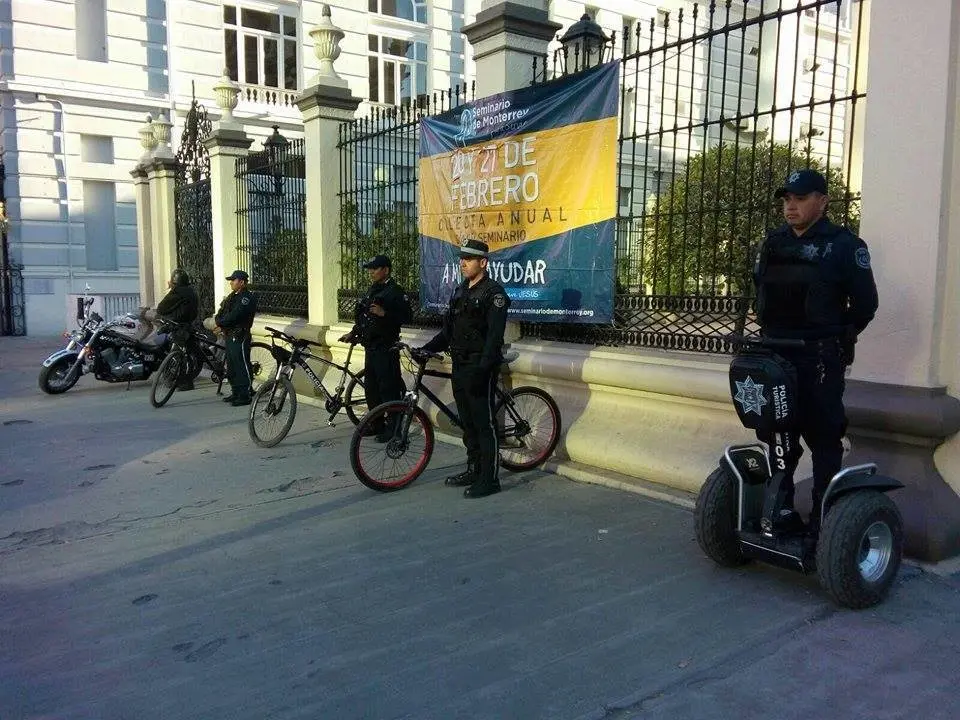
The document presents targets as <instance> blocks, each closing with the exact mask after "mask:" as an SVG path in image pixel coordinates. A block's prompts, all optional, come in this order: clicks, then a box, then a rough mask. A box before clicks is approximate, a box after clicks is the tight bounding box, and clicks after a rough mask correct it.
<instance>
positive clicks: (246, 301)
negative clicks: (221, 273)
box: [240, 298, 250, 305]
mask: <svg viewBox="0 0 960 720" xmlns="http://www.w3.org/2000/svg"><path fill="white" fill-rule="evenodd" d="M240 304H241V305H249V304H250V298H241V300H240Z"/></svg>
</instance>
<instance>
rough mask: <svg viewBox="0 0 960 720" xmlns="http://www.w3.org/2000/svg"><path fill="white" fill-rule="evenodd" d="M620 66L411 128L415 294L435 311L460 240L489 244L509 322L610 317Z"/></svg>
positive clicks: (443, 301)
mask: <svg viewBox="0 0 960 720" xmlns="http://www.w3.org/2000/svg"><path fill="white" fill-rule="evenodd" d="M618 83H619V63H617V62H612V63H608V64H606V65H601V66H599V67H596V68H593V69H591V70H587V71H585V72H582V73H578V74H576V75H570V76H567V77H564V78H562V79H560V80H555V81H554V82H552V83H549V84H546V85H541V86H536V87H530V88H524V89H522V90H515V91H512V92H507V93H501V94H499V95H493V96H491V97H488V98H484V99H482V100H477V101H476V102H472V103H469V104H467V105H461V106H460V107H458V108H455V109H453V110H450V111H448V112H446V113H443V114H441V115H437V116H435V117H431V118H424V119H423V120H422V121H421V124H420V179H419V186H420V196H419V224H420V257H421V260H422V262H421V265H420V297H421V303H422V305H423V307H424V309H426V310H430V311H434V312H436V311H442V310H443V309H445V308H446V307H447V303H448V302H449V300H450V296H451V294H452V293H453V290H454V288H455V287H456V286H457V284H458V283H459V282H460V280H461V277H460V265H459V249H460V244H461V243H462V242H463V241H465V240H467V239H469V238H476V239H479V240H483V241H484V242H485V243H487V245H488V246H489V247H490V260H489V265H488V268H487V270H488V272H489V273H490V275H491V276H492V277H493V279H494V280H496V281H497V282H499V283H500V284H501V285H503V286H504V288H506V291H507V295H508V296H509V297H510V299H511V304H510V319H511V320H527V321H531V322H580V323H606V322H610V321H611V320H612V319H613V278H614V262H613V249H614V226H615V223H616V213H617V180H616V167H617V155H616V151H617V108H618V102H617V100H618V95H617V91H618Z"/></svg>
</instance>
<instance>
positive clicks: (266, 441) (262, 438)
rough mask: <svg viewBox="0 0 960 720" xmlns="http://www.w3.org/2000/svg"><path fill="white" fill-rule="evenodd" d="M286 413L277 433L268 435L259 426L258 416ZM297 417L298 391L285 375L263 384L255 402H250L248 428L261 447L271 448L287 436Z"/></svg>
mask: <svg viewBox="0 0 960 720" xmlns="http://www.w3.org/2000/svg"><path fill="white" fill-rule="evenodd" d="M284 413H286V417H285V418H284V419H283V421H282V424H281V425H280V429H279V431H277V432H276V433H275V434H273V435H268V434H267V433H266V432H265V431H264V430H263V429H262V428H260V427H258V423H257V419H258V418H260V417H263V418H281V417H283V415H284ZM296 417H297V393H296V392H295V391H294V389H293V383H292V382H290V380H289V379H288V378H285V377H282V378H280V379H279V380H269V381H267V382H265V383H264V384H263V385H261V386H260V389H259V390H257V392H256V394H254V396H253V402H251V403H250V414H249V416H248V417H247V430H248V431H249V432H250V438H251V439H252V440H253V442H255V443H256V444H257V445H258V446H259V447H263V448H270V447H273V446H274V445H276V444H278V443H279V442H280V441H282V440H283V439H284V438H285V437H286V436H287V433H288V432H290V428H291V427H293V420H294V418H296Z"/></svg>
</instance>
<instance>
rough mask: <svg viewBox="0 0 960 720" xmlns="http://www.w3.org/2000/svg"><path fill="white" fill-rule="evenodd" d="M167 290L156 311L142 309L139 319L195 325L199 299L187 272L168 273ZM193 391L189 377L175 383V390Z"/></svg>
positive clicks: (198, 311) (177, 269) (178, 270)
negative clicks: (163, 319)
mask: <svg viewBox="0 0 960 720" xmlns="http://www.w3.org/2000/svg"><path fill="white" fill-rule="evenodd" d="M167 289H168V291H169V292H167V294H166V295H164V296H163V299H162V300H161V301H160V303H159V304H158V305H157V309H156V310H150V309H149V308H142V309H141V312H140V317H141V318H142V319H143V320H147V321H149V322H154V321H156V319H157V318H158V317H161V318H165V319H167V320H171V321H173V322H175V323H181V324H184V325H192V324H193V323H195V322H196V321H197V318H198V317H199V316H200V299H199V298H198V297H197V291H196V290H194V288H193V286H192V285H191V284H190V275H188V274H187V271H186V270H181V269H180V268H176V269H175V270H174V271H173V272H172V273H170V279H169V280H168V281H167ZM149 336H150V335H148V336H147V337H149ZM145 339H146V338H144V340H145ZM193 389H194V388H193V380H191V379H190V378H189V377H182V378H180V380H179V382H178V383H177V390H181V391H184V390H193Z"/></svg>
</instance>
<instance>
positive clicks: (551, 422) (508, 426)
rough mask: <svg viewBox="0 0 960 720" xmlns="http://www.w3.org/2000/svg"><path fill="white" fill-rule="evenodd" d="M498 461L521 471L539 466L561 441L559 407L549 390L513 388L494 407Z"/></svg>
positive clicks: (509, 468)
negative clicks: (497, 436)
mask: <svg viewBox="0 0 960 720" xmlns="http://www.w3.org/2000/svg"><path fill="white" fill-rule="evenodd" d="M496 418H497V428H498V432H499V441H500V464H501V465H502V466H503V467H505V468H506V469H507V470H513V471H514V472H520V471H522V470H530V469H531V468H535V467H537V466H538V465H542V464H543V463H544V462H545V461H546V459H547V458H548V457H550V453H552V452H553V451H554V449H555V448H556V447H557V442H559V440H560V408H558V407H557V403H556V402H555V401H554V399H553V398H552V397H550V395H549V393H547V392H546V391H544V390H541V389H540V388H535V387H518V388H514V389H513V390H511V391H510V392H509V394H507V395H505V396H504V395H501V396H500V398H499V400H498V404H497V407H496Z"/></svg>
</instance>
